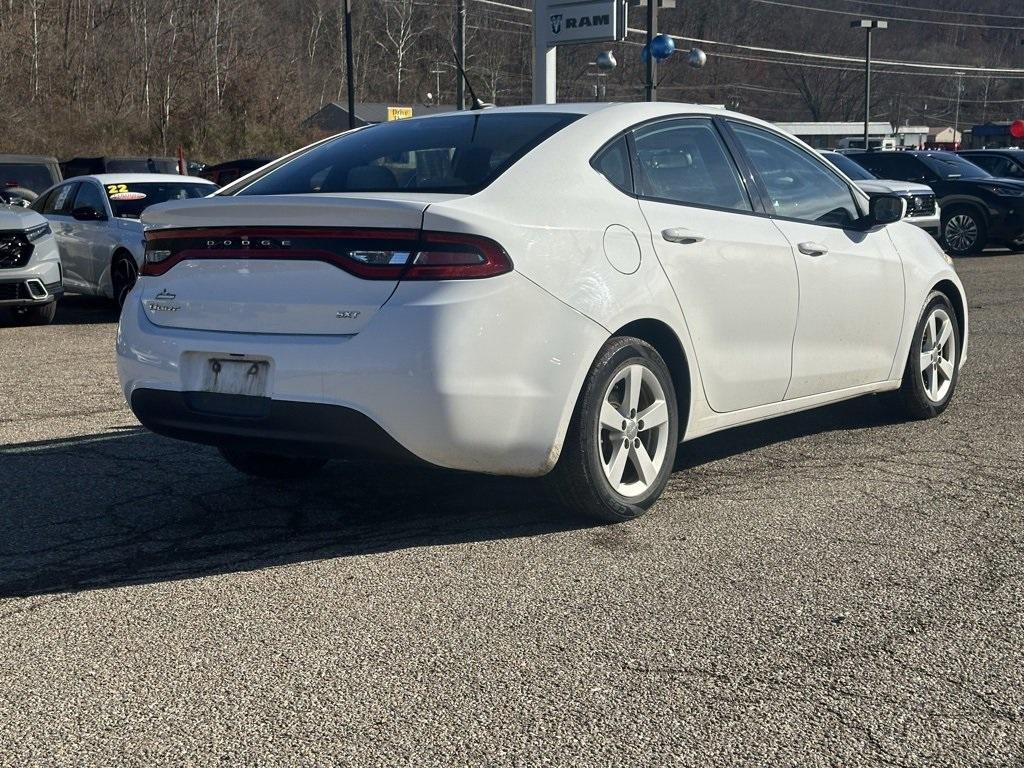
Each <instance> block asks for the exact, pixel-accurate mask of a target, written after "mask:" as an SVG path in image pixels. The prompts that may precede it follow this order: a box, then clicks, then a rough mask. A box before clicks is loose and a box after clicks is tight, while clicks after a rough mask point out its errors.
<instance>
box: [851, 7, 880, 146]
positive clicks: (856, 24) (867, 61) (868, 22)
mask: <svg viewBox="0 0 1024 768" xmlns="http://www.w3.org/2000/svg"><path fill="white" fill-rule="evenodd" d="M850 26H851V27H853V28H855V29H863V30H864V31H865V32H866V33H867V35H866V40H867V41H866V43H865V45H864V151H865V152H867V151H868V123H869V122H871V33H872V32H874V31H875V30H876V29H888V28H889V22H887V21H879V20H878V19H861V20H860V21H851V22H850Z"/></svg>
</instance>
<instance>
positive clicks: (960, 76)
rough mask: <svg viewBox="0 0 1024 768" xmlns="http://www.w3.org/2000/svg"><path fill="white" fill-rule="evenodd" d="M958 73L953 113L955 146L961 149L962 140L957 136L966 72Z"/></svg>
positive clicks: (956, 73)
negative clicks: (954, 110)
mask: <svg viewBox="0 0 1024 768" xmlns="http://www.w3.org/2000/svg"><path fill="white" fill-rule="evenodd" d="M953 74H955V75H956V112H955V113H954V115H953V147H954V148H956V149H960V140H959V139H958V138H957V136H958V135H959V134H960V95H961V94H962V93H963V90H964V73H963V72H954V73H953Z"/></svg>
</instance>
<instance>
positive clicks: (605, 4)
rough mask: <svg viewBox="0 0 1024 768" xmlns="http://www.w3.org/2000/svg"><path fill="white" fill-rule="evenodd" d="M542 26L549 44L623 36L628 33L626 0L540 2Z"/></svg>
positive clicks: (619, 37)
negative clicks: (623, 0)
mask: <svg viewBox="0 0 1024 768" xmlns="http://www.w3.org/2000/svg"><path fill="white" fill-rule="evenodd" d="M537 11H538V12H539V11H543V15H538V16H537V19H536V21H535V23H536V24H537V25H538V26H539V31H541V33H542V35H543V37H544V40H545V43H546V45H547V46H548V47H554V46H556V45H564V44H565V43H601V42H614V41H616V40H621V39H622V38H623V37H624V36H625V34H626V14H625V3H623V2H622V0H589V1H588V2H580V0H569V1H566V2H560V1H559V0H549V2H547V3H541V2H538V3H537Z"/></svg>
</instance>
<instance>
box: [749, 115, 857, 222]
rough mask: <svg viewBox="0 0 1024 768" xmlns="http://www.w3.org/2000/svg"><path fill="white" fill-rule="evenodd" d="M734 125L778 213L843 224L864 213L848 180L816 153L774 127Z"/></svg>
mask: <svg viewBox="0 0 1024 768" xmlns="http://www.w3.org/2000/svg"><path fill="white" fill-rule="evenodd" d="M732 128H733V131H734V133H735V134H736V138H737V139H738V140H739V142H740V144H741V145H742V146H743V149H744V151H745V152H746V153H747V157H748V158H750V163H751V165H753V166H754V170H755V171H757V173H758V175H759V176H760V177H761V180H762V182H763V183H764V186H765V189H766V190H767V192H768V197H769V198H770V199H771V204H772V208H773V210H774V213H775V214H776V215H778V216H783V217H785V218H787V219H799V220H800V221H807V222H811V223H814V224H826V225H829V226H839V227H845V226H849V225H850V224H853V222H855V221H857V220H858V219H859V218H860V217H861V214H860V210H859V209H858V208H857V204H856V202H855V201H854V198H853V192H851V191H850V188H849V187H848V186H847V184H846V182H845V181H843V180H842V179H841V178H839V177H838V176H837V175H836V174H834V173H833V172H832V171H830V170H829V169H828V168H827V167H826V166H824V165H822V163H821V162H819V161H818V159H817V158H816V157H813V156H812V155H810V154H809V153H808V152H806V151H805V150H803V149H801V148H800V147H798V146H796V145H795V144H792V143H791V142H789V141H786V140H785V139H783V138H782V137H781V136H776V135H775V134H774V133H771V132H770V131H765V130H762V129H761V128H756V127H754V126H750V125H744V124H742V123H732Z"/></svg>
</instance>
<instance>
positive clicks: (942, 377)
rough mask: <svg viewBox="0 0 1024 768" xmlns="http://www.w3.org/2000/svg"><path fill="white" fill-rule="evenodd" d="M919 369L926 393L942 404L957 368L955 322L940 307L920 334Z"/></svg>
mask: <svg viewBox="0 0 1024 768" xmlns="http://www.w3.org/2000/svg"><path fill="white" fill-rule="evenodd" d="M920 370H921V381H922V383H923V384H924V392H925V395H926V396H927V397H928V399H929V400H931V401H932V402H933V403H941V402H942V401H943V399H944V398H945V397H946V395H947V394H948V393H949V388H950V387H951V386H952V383H953V372H954V371H955V370H956V339H955V338H954V334H953V321H952V320H951V319H950V317H949V315H948V314H947V313H946V310H944V309H942V308H941V307H936V308H935V309H933V310H932V312H931V314H930V315H929V316H928V321H927V322H926V323H925V325H924V330H923V331H922V333H921V349H920Z"/></svg>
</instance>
